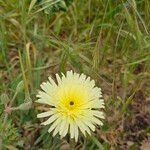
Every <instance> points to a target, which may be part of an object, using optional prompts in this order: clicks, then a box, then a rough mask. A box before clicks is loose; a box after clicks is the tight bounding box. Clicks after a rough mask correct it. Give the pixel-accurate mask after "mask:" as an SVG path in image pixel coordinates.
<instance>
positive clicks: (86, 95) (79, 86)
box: [37, 71, 104, 141]
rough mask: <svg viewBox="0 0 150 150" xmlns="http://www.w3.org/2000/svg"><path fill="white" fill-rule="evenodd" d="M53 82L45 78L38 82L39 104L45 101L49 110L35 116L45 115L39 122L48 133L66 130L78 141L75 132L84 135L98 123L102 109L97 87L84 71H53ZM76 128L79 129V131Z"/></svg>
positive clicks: (101, 117)
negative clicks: (47, 126) (42, 120)
mask: <svg viewBox="0 0 150 150" xmlns="http://www.w3.org/2000/svg"><path fill="white" fill-rule="evenodd" d="M56 79H57V84H56V83H55V82H54V81H53V80H52V78H51V77H49V81H47V82H44V83H42V84H41V88H42V91H40V92H39V93H38V95H37V97H38V101H37V102H39V103H43V104H48V105H49V106H50V108H49V111H47V112H44V113H41V114H38V115H37V117H38V118H43V117H49V118H48V120H47V121H45V122H43V123H42V124H43V125H50V128H49V130H48V132H52V131H53V136H55V135H56V134H58V133H59V135H60V136H61V138H62V137H64V136H65V135H66V134H67V133H69V134H70V137H71V138H75V141H78V136H79V132H80V131H81V132H82V133H83V135H84V136H86V134H89V135H90V134H91V130H92V131H95V126H96V125H100V126H102V125H103V123H102V121H101V119H104V114H103V112H102V111H101V108H104V100H103V99H102V93H101V89H100V88H98V87H95V82H94V80H90V77H88V78H87V77H86V75H84V74H81V75H80V74H78V73H73V72H72V71H68V72H67V73H66V76H65V75H64V74H62V77H60V76H59V75H58V74H56ZM79 130H80V131H79Z"/></svg>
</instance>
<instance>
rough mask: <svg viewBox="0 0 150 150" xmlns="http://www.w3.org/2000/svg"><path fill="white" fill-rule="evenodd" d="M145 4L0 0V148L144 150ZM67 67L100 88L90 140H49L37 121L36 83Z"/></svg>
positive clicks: (147, 113)
mask: <svg viewBox="0 0 150 150" xmlns="http://www.w3.org/2000/svg"><path fill="white" fill-rule="evenodd" d="M149 31H150V1H149V0H74V1H73V0H5V1H4V0H0V94H1V101H0V149H1V148H3V149H4V150H5V149H9V150H16V149H19V150H21V149H22V150H24V149H26V150H34V149H35V150H37V149H44V150H49V149H51V150H56V149H70V145H71V148H73V149H87V150H88V149H89V150H95V149H103V150H109V149H131V150H138V149H142V150H144V149H146V147H150V124H149V123H150V95H149V94H150V86H149V83H150V78H149V77H150V74H149V69H150V55H149V54H150V51H149V50H150V34H149ZM70 69H72V70H74V71H76V72H79V73H82V72H83V73H85V74H87V75H89V76H91V78H93V79H94V80H95V81H96V83H97V85H98V86H99V87H101V88H102V91H103V97H104V99H105V103H106V110H105V113H106V120H105V122H104V126H103V127H102V128H99V127H97V130H96V132H95V133H93V136H92V137H87V139H85V138H83V137H80V140H79V142H78V143H76V144H74V145H73V144H70V143H72V141H70V140H69V138H67V137H66V138H64V139H62V140H61V139H59V136H56V137H55V138H52V136H51V134H49V133H47V127H41V125H40V120H39V119H37V118H36V115H37V113H38V112H42V111H43V110H44V109H46V106H44V107H43V106H41V105H39V104H36V103H34V102H35V100H36V97H35V95H36V94H37V90H38V89H39V88H40V86H39V85H40V83H41V82H42V81H45V80H46V79H47V77H48V76H50V75H51V76H53V77H54V78H55V76H54V74H55V73H57V72H64V73H65V72H66V71H67V70H70Z"/></svg>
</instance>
